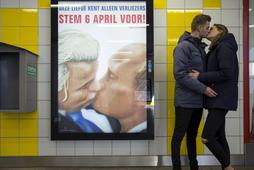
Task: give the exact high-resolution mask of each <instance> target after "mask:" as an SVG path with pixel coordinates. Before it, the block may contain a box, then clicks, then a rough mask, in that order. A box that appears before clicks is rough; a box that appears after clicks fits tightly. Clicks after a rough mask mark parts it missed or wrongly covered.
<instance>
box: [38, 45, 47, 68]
mask: <svg viewBox="0 0 254 170" xmlns="http://www.w3.org/2000/svg"><path fill="white" fill-rule="evenodd" d="M38 63H39V64H41V63H50V46H49V45H39V58H38Z"/></svg>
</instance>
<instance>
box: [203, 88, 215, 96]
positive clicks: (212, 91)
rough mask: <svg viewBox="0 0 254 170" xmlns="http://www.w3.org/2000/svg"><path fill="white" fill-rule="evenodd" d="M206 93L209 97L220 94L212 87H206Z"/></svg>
mask: <svg viewBox="0 0 254 170" xmlns="http://www.w3.org/2000/svg"><path fill="white" fill-rule="evenodd" d="M204 94H205V95H206V96H208V97H216V96H217V95H218V94H217V93H216V92H215V91H214V90H213V89H211V88H210V87H206V89H205V91H204Z"/></svg>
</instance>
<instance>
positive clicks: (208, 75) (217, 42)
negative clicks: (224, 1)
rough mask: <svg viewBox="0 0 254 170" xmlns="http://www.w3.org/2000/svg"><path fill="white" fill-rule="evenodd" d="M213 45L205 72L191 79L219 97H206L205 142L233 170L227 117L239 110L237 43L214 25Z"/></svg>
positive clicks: (196, 74)
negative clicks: (210, 89) (230, 112)
mask: <svg viewBox="0 0 254 170" xmlns="http://www.w3.org/2000/svg"><path fill="white" fill-rule="evenodd" d="M207 39H208V40H210V41H211V44H210V47H209V52H208V54H207V56H206V58H205V72H200V73H199V72H197V71H195V70H193V73H190V74H189V75H190V76H191V77H192V78H193V79H198V80H199V81H201V82H203V83H205V84H206V85H207V86H210V87H211V88H212V89H213V90H214V91H215V92H217V96H216V97H213V98H209V97H205V102H204V105H205V108H207V109H208V116H207V119H206V122H205V126H204V130H203V134H202V138H203V139H202V141H203V143H204V144H205V145H206V146H207V147H208V149H209V150H210V151H211V152H212V153H213V154H214V156H215V157H216V158H217V159H218V161H219V162H220V163H221V165H222V168H223V169H224V170H233V169H234V168H233V167H232V166H231V165H230V150H229V146H228V142H227V139H226V134H225V116H226V114H227V112H228V111H229V110H236V109H237V100H238V74H239V68H238V59H237V54H236V52H237V49H238V47H237V43H236V40H235V37H234V35H233V34H231V33H228V29H227V28H226V27H225V26H224V25H221V24H214V25H213V26H212V27H211V29H210V31H209V33H208V36H207Z"/></svg>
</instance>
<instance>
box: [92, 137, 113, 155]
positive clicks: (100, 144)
mask: <svg viewBox="0 0 254 170" xmlns="http://www.w3.org/2000/svg"><path fill="white" fill-rule="evenodd" d="M111 148H112V141H108V140H99V141H94V155H112V149H111Z"/></svg>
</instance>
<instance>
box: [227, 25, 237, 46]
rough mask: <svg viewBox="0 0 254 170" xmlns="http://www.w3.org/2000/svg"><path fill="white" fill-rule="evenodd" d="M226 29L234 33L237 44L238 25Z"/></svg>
mask: <svg viewBox="0 0 254 170" xmlns="http://www.w3.org/2000/svg"><path fill="white" fill-rule="evenodd" d="M228 31H229V32H231V33H232V34H234V36H235V40H236V42H237V44H240V32H239V31H240V29H239V27H228Z"/></svg>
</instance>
